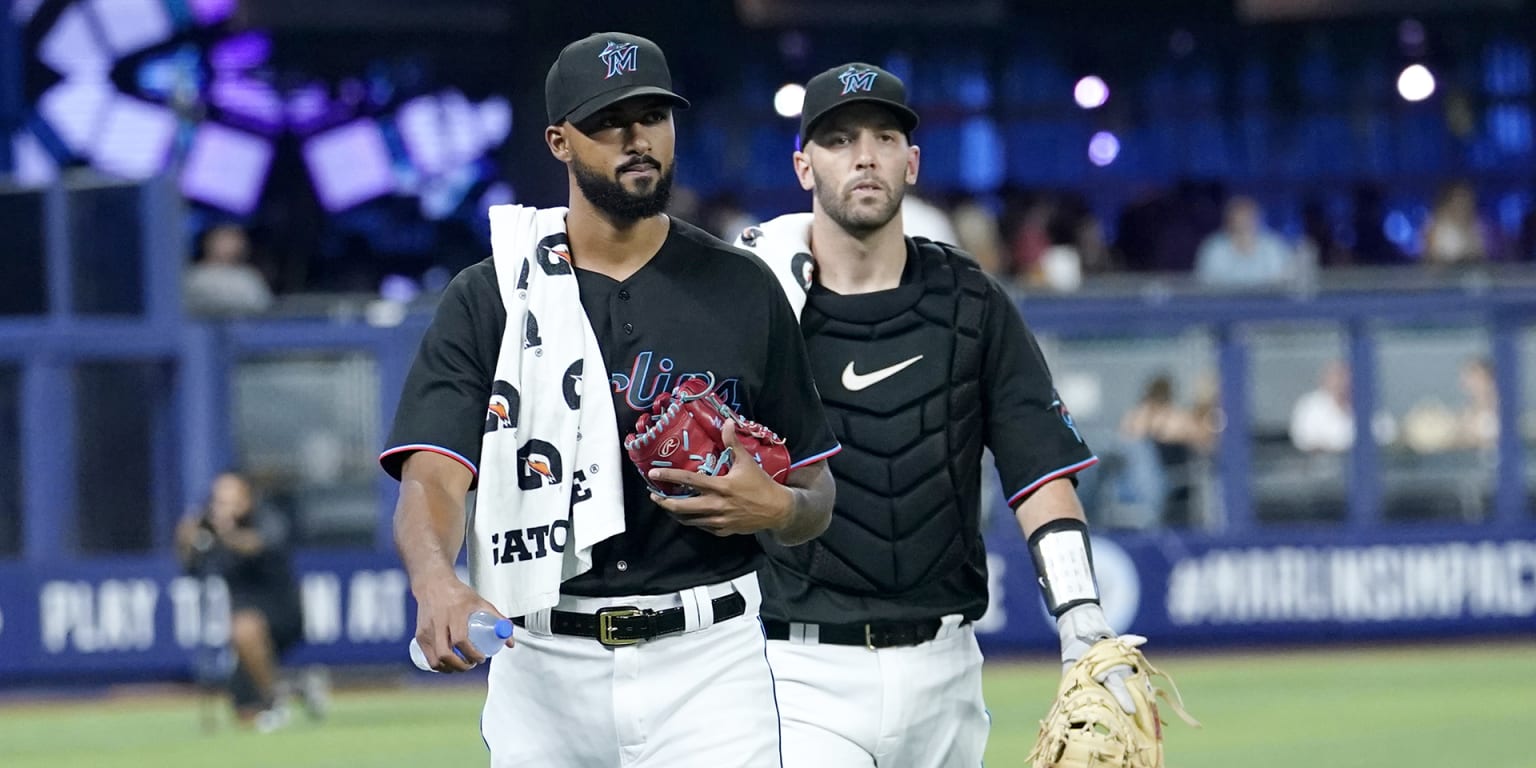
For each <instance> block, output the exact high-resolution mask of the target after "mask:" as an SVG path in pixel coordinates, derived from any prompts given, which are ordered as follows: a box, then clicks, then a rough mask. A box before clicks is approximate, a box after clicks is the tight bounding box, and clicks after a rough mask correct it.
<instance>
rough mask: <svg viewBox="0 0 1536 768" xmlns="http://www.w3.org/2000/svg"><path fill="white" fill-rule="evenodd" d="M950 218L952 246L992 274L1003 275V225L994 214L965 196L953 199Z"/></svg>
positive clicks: (974, 199) (977, 201) (970, 197)
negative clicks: (952, 225)
mask: <svg viewBox="0 0 1536 768" xmlns="http://www.w3.org/2000/svg"><path fill="white" fill-rule="evenodd" d="M949 217H950V219H951V220H952V221H953V222H954V225H955V236H956V237H957V238H959V242H957V243H955V245H958V246H960V249H961V250H963V251H965V252H966V253H969V254H971V255H972V256H975V257H976V263H978V264H980V265H981V268H982V269H984V270H986V271H987V274H989V275H992V276H994V277H1002V275H1003V239H1002V228H1001V225H1000V224H998V221H997V217H996V216H994V215H993V214H992V209H990V208H988V207H987V206H986V205H985V204H984V203H982V202H981V201H980V200H977V199H976V198H975V197H972V196H969V195H964V196H960V197H958V198H957V199H955V201H954V204H953V205H952V206H951V207H950V211H949Z"/></svg>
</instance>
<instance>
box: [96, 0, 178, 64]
mask: <svg viewBox="0 0 1536 768" xmlns="http://www.w3.org/2000/svg"><path fill="white" fill-rule="evenodd" d="M88 5H89V6H90V7H91V10H92V12H93V13H94V14H95V16H96V19H97V20H98V21H100V22H101V24H100V25H99V28H100V30H101V34H102V36H103V37H105V38H106V44H107V47H108V48H110V49H111V50H112V53H113V54H114V55H115V56H116V57H118V58H122V57H123V56H126V55H128V54H130V53H133V52H135V51H141V50H143V49H145V48H148V47H149V46H151V45H154V44H155V43H158V42H160V41H161V40H164V39H166V38H168V37H170V36H171V34H172V32H173V30H172V28H171V17H170V14H168V13H167V12H166V9H165V3H164V2H162V0H91V2H89V3H88Z"/></svg>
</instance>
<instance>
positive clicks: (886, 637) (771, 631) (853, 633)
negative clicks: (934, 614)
mask: <svg viewBox="0 0 1536 768" xmlns="http://www.w3.org/2000/svg"><path fill="white" fill-rule="evenodd" d="M806 626H808V627H816V632H817V634H816V637H817V642H819V643H826V644H829V645H862V646H864V647H865V648H869V649H871V650H873V649H875V648H895V647H897V646H905V645H918V644H919V643H926V642H928V641H929V640H932V639H933V638H934V637H936V636H938V634H939V628H940V627H942V626H944V622H942V621H939V620H938V619H921V620H918V621H878V622H874V623H871V624H807V625H806ZM763 627H764V628H765V629H767V630H768V639H769V640H788V639H789V624H787V623H785V622H782V621H772V620H770V619H764V620H763Z"/></svg>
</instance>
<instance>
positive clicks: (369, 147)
mask: <svg viewBox="0 0 1536 768" xmlns="http://www.w3.org/2000/svg"><path fill="white" fill-rule="evenodd" d="M304 163H305V165H307V166H308V167H309V176H310V178H311V179H313V180H314V182H315V193H316V195H318V196H319V198H320V203H321V205H324V206H325V208H326V210H330V211H340V210H343V209H346V208H351V207H352V206H354V205H357V204H359V203H363V202H367V201H368V200H372V199H373V198H376V197H382V196H384V195H387V194H389V193H391V192H394V191H395V178H394V174H393V173H392V171H391V169H390V157H389V146H388V145H387V144H386V143H385V141H384V134H383V133H382V132H381V131H380V130H379V126H378V123H375V122H374V121H372V120H354V121H353V122H350V123H347V124H345V125H342V126H340V127H338V128H334V129H332V130H329V131H326V132H325V133H321V134H318V135H316V136H314V137H313V138H311V139H310V140H309V141H306V142H305V143H304Z"/></svg>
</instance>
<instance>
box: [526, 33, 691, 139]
mask: <svg viewBox="0 0 1536 768" xmlns="http://www.w3.org/2000/svg"><path fill="white" fill-rule="evenodd" d="M633 96H665V97H667V98H668V99H670V100H671V101H672V103H673V105H675V106H678V107H685V108H686V107H687V106H688V100H687V99H685V98H683V97H681V96H679V95H677V94H675V93H673V92H672V73H671V72H670V71H669V70H668V69H667V57H666V56H664V55H662V53H661V48H659V47H657V45H656V44H655V43H653V42H651V41H649V40H647V39H645V38H643V37H639V36H637V35H626V34H624V33H622V32H599V33H597V34H595V35H588V36H587V37H583V38H582V39H580V40H577V41H576V42H574V43H571V44H570V45H567V46H566V47H565V49H564V50H562V51H560V57H559V58H557V59H555V63H554V65H553V66H551V67H550V68H549V75H548V76H546V77H545V78H544V108H545V109H546V110H547V111H548V112H549V124H550V125H555V124H557V123H560V122H562V121H565V120H569V121H571V122H573V123H579V122H581V121H582V120H585V119H587V118H589V117H591V116H592V115H593V114H594V113H596V112H597V111H598V110H600V109H602V108H603V107H606V106H608V105H609V104H612V103H614V102H617V101H623V100H624V99H628V98H630V97H633Z"/></svg>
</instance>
